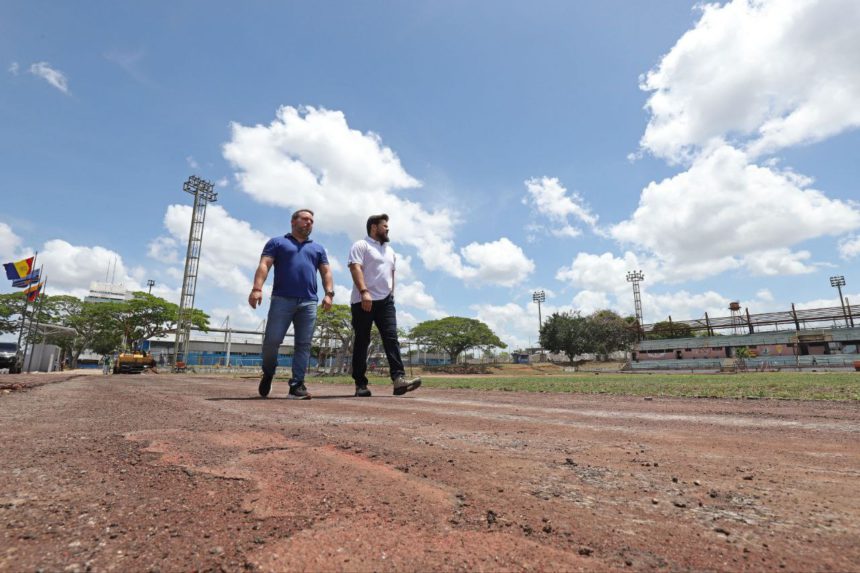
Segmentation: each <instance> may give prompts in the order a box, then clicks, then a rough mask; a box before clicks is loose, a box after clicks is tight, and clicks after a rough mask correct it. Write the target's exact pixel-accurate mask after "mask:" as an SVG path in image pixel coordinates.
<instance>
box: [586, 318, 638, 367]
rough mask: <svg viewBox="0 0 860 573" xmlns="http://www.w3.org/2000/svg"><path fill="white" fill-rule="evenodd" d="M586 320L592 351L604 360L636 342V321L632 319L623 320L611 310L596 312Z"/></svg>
mask: <svg viewBox="0 0 860 573" xmlns="http://www.w3.org/2000/svg"><path fill="white" fill-rule="evenodd" d="M631 318H632V325H633V327H632V328H631V321H630V319H631ZM587 320H588V326H589V330H590V335H591V337H592V339H593V340H592V344H593V351H594V353H595V354H597V355H598V356H602V357H603V358H604V359H605V358H607V357H608V355H609V354H610V353H612V352H615V351H616V350H627V349H629V348H630V345H631V344H633V342H635V341H636V331H635V324H636V319H635V318H633V317H628V318H626V319H625V318H621V316H619V315H618V313H616V312H613V311H611V310H598V311H596V312H594V313H593V314H591V315H590V316H589V317H588V319H587Z"/></svg>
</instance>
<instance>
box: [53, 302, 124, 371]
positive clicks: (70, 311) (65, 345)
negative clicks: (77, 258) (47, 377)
mask: <svg viewBox="0 0 860 573" xmlns="http://www.w3.org/2000/svg"><path fill="white" fill-rule="evenodd" d="M43 296H44V298H43V299H42V305H41V311H40V312H39V313H38V318H37V320H38V321H39V322H41V323H43V324H58V325H61V326H65V327H67V328H71V329H72V330H73V332H71V333H59V334H57V333H54V334H49V335H47V336H46V337H45V340H46V341H47V342H49V343H51V344H56V345H57V346H59V347H60V348H61V349H62V350H63V354H64V355H65V356H68V357H69V362H70V366H71V367H72V368H76V367H77V364H78V358H79V357H80V355H81V353H82V352H83V351H84V350H86V349H91V350H93V351H94V352H96V353H98V354H109V353H111V352H114V351H115V350H116V349H117V348H119V346H120V344H121V343H122V329H121V327H120V324H119V320H118V316H119V314H120V313H121V311H122V305H123V303H94V302H84V301H82V300H81V299H79V298H77V297H74V296H67V295H59V296H46V295H43Z"/></svg>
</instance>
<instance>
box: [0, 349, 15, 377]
mask: <svg viewBox="0 0 860 573" xmlns="http://www.w3.org/2000/svg"><path fill="white" fill-rule="evenodd" d="M0 368H2V369H5V368H8V369H9V372H11V373H12V374H16V373H18V372H19V370H18V344H17V343H15V342H0Z"/></svg>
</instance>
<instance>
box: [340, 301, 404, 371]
mask: <svg viewBox="0 0 860 573" xmlns="http://www.w3.org/2000/svg"><path fill="white" fill-rule="evenodd" d="M350 310H351V311H352V329H353V330H354V331H355V346H354V348H353V351H352V378H353V380H355V384H356V386H366V385H367V349H368V347H369V346H370V329H371V327H372V326H373V324H374V323H376V328H377V329H379V334H380V335H381V336H382V346H383V347H384V348H385V357H386V358H388V369H389V371H390V374H391V379H392V380H396V379H397V378H399V377H400V376H403V375H405V374H406V371H405V370H404V369H403V359H402V358H401V357H400V342H399V341H398V340H397V310H396V309H395V308H394V297H393V296H392V295H388V296H387V297H385V298H384V299H382V300H375V301H373V306H372V307H371V309H370V312H366V311H364V310H363V309H362V308H361V303H360V302H357V303H355V304H353V305H350Z"/></svg>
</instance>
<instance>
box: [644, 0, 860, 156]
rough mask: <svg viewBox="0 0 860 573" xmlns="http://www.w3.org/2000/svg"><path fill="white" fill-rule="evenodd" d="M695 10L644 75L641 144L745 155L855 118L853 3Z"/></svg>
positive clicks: (814, 137) (859, 117)
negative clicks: (719, 146)
mask: <svg viewBox="0 0 860 573" xmlns="http://www.w3.org/2000/svg"><path fill="white" fill-rule="evenodd" d="M701 10H702V16H701V18H700V20H699V21H698V22H697V24H696V25H695V27H694V28H693V29H691V30H689V31H688V32H687V33H685V34H684V35H683V36H682V37H681V38H680V39H679V40H678V42H677V43H676V44H675V45H674V46H673V47H672V49H671V50H670V51H669V53H668V54H666V55H665V56H664V57H663V58H662V60H661V61H660V63H659V65H658V66H657V67H656V68H654V69H653V70H651V71H650V72H648V74H647V75H646V76H645V77H644V78H643V79H642V82H641V88H642V89H643V90H645V91H647V92H650V93H651V95H650V97H649V99H648V102H647V104H646V108H647V109H648V110H649V111H650V112H651V120H650V122H649V124H648V127H647V129H646V131H645V134H644V135H643V137H642V140H641V142H640V143H641V146H642V148H643V149H645V150H648V151H650V152H651V153H653V154H655V155H657V156H659V157H664V158H667V159H669V160H671V161H676V162H677V161H684V160H688V159H690V158H691V157H693V156H695V154H696V149H697V148H701V147H704V146H706V145H708V144H709V142H712V141H713V140H714V139H725V138H729V140H733V141H737V142H738V144H739V145H743V146H745V147H747V150H748V151H749V152H750V153H751V156H756V155H758V154H761V153H766V152H770V151H774V150H778V149H782V148H785V147H788V146H792V145H796V144H798V143H806V142H814V141H820V140H822V139H825V138H827V137H830V136H833V135H835V134H838V133H840V132H842V131H844V130H846V129H850V128H854V127H857V126H860V106H857V101H860V34H858V33H857V30H858V29H860V3H858V2H856V0H733V1H731V2H726V3H724V4H718V3H709V4H703V5H702V6H701Z"/></svg>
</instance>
